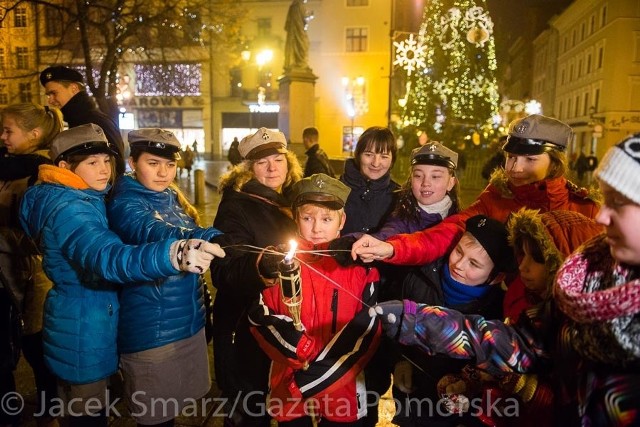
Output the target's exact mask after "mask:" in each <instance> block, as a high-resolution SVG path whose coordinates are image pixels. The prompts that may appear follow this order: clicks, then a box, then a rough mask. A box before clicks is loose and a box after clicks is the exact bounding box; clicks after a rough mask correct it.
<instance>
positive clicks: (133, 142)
mask: <svg viewBox="0 0 640 427" xmlns="http://www.w3.org/2000/svg"><path fill="white" fill-rule="evenodd" d="M127 139H128V140H129V146H130V147H131V150H132V151H134V150H141V151H146V152H149V153H151V154H155V155H157V156H160V157H164V158H168V159H176V160H177V159H179V158H180V155H179V154H178V153H179V151H180V149H181V148H182V144H180V141H178V138H176V136H175V135H174V133H173V132H170V131H168V130H164V129H159V128H142V129H136V130H132V131H131V132H129V134H128V135H127Z"/></svg>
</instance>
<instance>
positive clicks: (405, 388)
mask: <svg viewBox="0 0 640 427" xmlns="http://www.w3.org/2000/svg"><path fill="white" fill-rule="evenodd" d="M393 385H395V386H396V387H397V388H398V389H399V390H400V391H401V392H403V393H407V394H409V393H412V392H413V391H414V390H415V388H414V387H413V366H411V363H409V362H407V361H406V360H403V361H401V362H398V363H396V366H395V368H394V369H393Z"/></svg>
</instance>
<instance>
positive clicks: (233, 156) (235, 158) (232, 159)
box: [227, 137, 242, 166]
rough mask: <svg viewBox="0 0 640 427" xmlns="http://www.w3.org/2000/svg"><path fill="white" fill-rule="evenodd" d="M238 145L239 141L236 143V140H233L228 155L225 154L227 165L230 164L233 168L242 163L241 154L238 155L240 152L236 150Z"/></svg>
mask: <svg viewBox="0 0 640 427" xmlns="http://www.w3.org/2000/svg"><path fill="white" fill-rule="evenodd" d="M239 145H240V141H238V138H237V137H235V138H233V141H232V142H231V146H230V147H229V154H227V159H228V160H229V163H231V166H235V165H237V164H239V163H240V162H241V161H242V154H240V150H239V149H238V146H239Z"/></svg>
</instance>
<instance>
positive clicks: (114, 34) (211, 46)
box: [2, 0, 244, 115]
mask: <svg viewBox="0 0 640 427" xmlns="http://www.w3.org/2000/svg"><path fill="white" fill-rule="evenodd" d="M4 3H5V13H4V14H3V17H2V19H4V17H6V16H7V12H8V11H10V10H12V9H15V8H17V7H19V6H20V5H24V4H30V5H33V6H35V8H36V9H37V11H38V14H39V15H40V16H43V17H45V16H48V18H47V19H46V22H45V24H46V25H59V27H58V28H55V29H54V30H53V31H51V30H50V29H49V30H43V31H45V32H46V31H49V34H46V35H47V36H49V35H50V33H52V32H54V33H59V35H58V36H57V37H55V38H52V37H47V38H46V40H47V42H46V43H45V44H44V45H40V46H39V47H38V48H39V49H40V52H41V55H42V56H43V57H45V58H48V59H51V58H53V59H54V62H55V60H56V58H65V59H67V61H69V62H74V63H81V64H83V65H84V66H85V67H86V70H87V72H86V80H87V87H88V89H89V90H90V91H91V93H92V94H93V96H94V97H95V99H96V101H97V103H98V105H99V107H100V109H101V110H102V111H104V112H106V113H108V114H110V115H116V114H117V103H116V97H115V95H116V91H117V83H118V71H119V69H120V66H121V64H122V63H123V62H126V61H128V60H133V61H135V60H140V61H157V62H163V61H168V60H174V61H175V60H177V59H180V58H190V59H191V60H193V59H197V60H200V61H209V60H211V59H212V58H210V55H211V53H215V54H216V57H217V55H222V54H225V55H228V54H234V53H235V54H238V53H239V51H240V49H239V46H241V44H242V39H241V37H240V36H239V34H240V20H241V19H242V17H243V14H244V10H243V8H242V6H241V5H240V4H239V2H238V1H236V0H18V1H9V2H4ZM52 14H53V17H54V18H55V19H51V16H52ZM212 56H213V55H212ZM89 70H91V71H89Z"/></svg>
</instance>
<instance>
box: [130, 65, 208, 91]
mask: <svg viewBox="0 0 640 427" xmlns="http://www.w3.org/2000/svg"><path fill="white" fill-rule="evenodd" d="M201 68H202V67H201V65H200V64H137V65H136V66H135V73H136V89H135V94H136V96H200V95H201V94H202V92H201V91H200V86H201V83H202V70H201Z"/></svg>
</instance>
